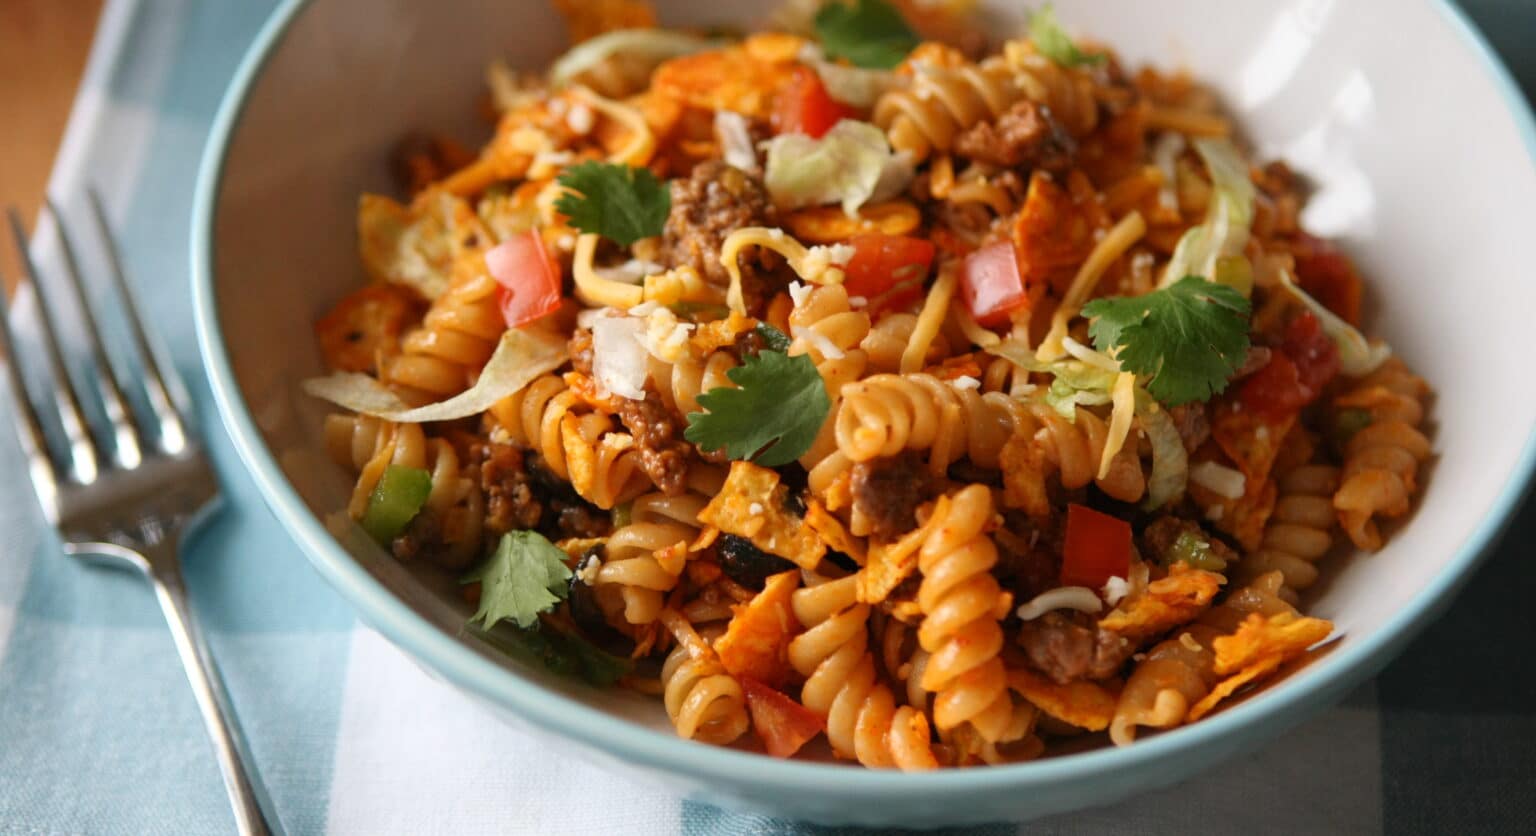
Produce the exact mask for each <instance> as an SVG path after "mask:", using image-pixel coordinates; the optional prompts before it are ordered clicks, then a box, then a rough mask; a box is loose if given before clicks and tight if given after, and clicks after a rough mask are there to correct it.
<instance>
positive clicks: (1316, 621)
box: [1185, 612, 1333, 723]
mask: <svg viewBox="0 0 1536 836" xmlns="http://www.w3.org/2000/svg"><path fill="white" fill-rule="evenodd" d="M1332 632H1333V622H1331V621H1327V620H1325V619H1321V618H1311V617H1308V616H1302V615H1297V614H1296V613H1291V612H1282V613H1276V614H1274V615H1271V616H1264V615H1260V614H1259V613H1250V614H1249V615H1248V617H1247V618H1245V619H1243V623H1242V624H1240V625H1238V628H1237V631H1236V632H1235V633H1233V634H1232V635H1230V636H1218V637H1216V638H1215V639H1213V640H1212V641H1211V646H1212V649H1213V650H1214V651H1215V653H1216V663H1215V669H1216V672H1217V673H1219V674H1222V675H1226V676H1227V678H1226V679H1223V680H1222V681H1221V682H1218V683H1217V684H1216V687H1214V688H1212V689H1211V692H1210V693H1209V694H1207V695H1206V696H1205V698H1204V699H1201V700H1200V701H1199V702H1197V703H1195V704H1194V706H1192V707H1191V708H1190V709H1189V714H1188V716H1187V717H1186V720H1185V722H1189V723H1193V722H1194V721H1196V720H1198V719H1200V718H1201V717H1204V716H1205V715H1206V714H1209V713H1210V712H1211V710H1212V709H1214V708H1215V707H1216V706H1217V704H1219V703H1220V702H1221V701H1222V700H1224V699H1226V698H1227V697H1229V696H1231V695H1233V694H1235V693H1237V691H1238V690H1240V689H1241V688H1242V687H1243V686H1245V685H1247V684H1249V683H1251V682H1255V681H1258V680H1259V679H1262V678H1264V677H1266V676H1269V675H1270V674H1272V673H1274V672H1275V671H1276V670H1278V669H1279V668H1280V666H1281V665H1283V664H1285V663H1286V662H1289V661H1290V660H1292V659H1295V658H1297V657H1299V656H1301V655H1302V654H1304V653H1306V652H1307V648H1310V647H1311V646H1313V645H1315V644H1317V643H1318V642H1320V641H1322V640H1323V639H1326V638H1328V635H1329V634H1330V633H1332Z"/></svg>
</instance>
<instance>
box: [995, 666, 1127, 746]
mask: <svg viewBox="0 0 1536 836" xmlns="http://www.w3.org/2000/svg"><path fill="white" fill-rule="evenodd" d="M1008 687H1010V688H1012V689H1013V690H1015V691H1017V692H1019V694H1020V695H1021V696H1022V697H1024V699H1026V700H1029V702H1030V703H1032V704H1034V706H1035V707H1036V708H1038V709H1040V710H1041V711H1043V712H1045V713H1046V714H1049V715H1050V716H1052V717H1055V718H1056V719H1057V720H1060V721H1062V722H1063V723H1067V724H1070V725H1073V726H1077V727H1078V728H1080V729H1087V730H1088V731H1103V730H1104V729H1107V728H1109V721H1110V720H1111V719H1113V718H1114V716H1115V704H1116V702H1118V700H1119V696H1118V695H1117V694H1115V693H1114V692H1112V691H1110V690H1109V689H1108V688H1105V687H1104V686H1103V685H1100V684H1099V683H1097V682H1089V681H1087V680H1079V681H1077V682H1069V683H1067V684H1066V685H1057V684H1056V683H1055V682H1052V681H1051V680H1049V679H1046V678H1045V677H1043V676H1040V675H1039V674H1037V673H1035V672H1034V671H1031V670H1028V669H1026V668H1014V669H1012V670H1010V671H1008Z"/></svg>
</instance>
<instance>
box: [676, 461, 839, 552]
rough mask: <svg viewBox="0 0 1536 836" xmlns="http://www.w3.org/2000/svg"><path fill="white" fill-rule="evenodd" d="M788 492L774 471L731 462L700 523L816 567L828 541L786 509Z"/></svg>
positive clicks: (701, 514)
mask: <svg viewBox="0 0 1536 836" xmlns="http://www.w3.org/2000/svg"><path fill="white" fill-rule="evenodd" d="M787 493H788V489H786V488H785V487H784V486H783V485H780V484H779V474H777V473H774V472H773V471H772V470H769V469H768V468H766V467H758V466H757V465H755V464H752V463H751V462H732V463H731V472H730V475H728V476H726V478H725V484H724V485H722V486H721V487H720V493H719V494H717V495H716V496H715V498H714V499H712V500H710V501H709V504H708V505H706V506H704V510H702V511H700V512H699V522H702V523H704V524H706V525H712V526H714V527H716V528H718V529H720V530H721V531H724V532H725V533H727V534H735V535H736V536H738V537H745V538H747V539H748V540H751V541H752V545H754V546H757V547H758V548H760V549H762V550H763V551H765V552H768V553H770V554H776V555H778V556H779V557H782V558H784V559H786V560H789V561H792V562H793V563H794V564H795V565H797V566H799V567H800V568H802V569H815V568H816V566H817V565H818V564H819V563H821V558H822V557H823V556H824V555H825V554H826V553H827V544H826V543H823V542H822V541H821V538H820V537H818V536H817V535H816V532H815V531H813V530H811V528H810V526H807V525H806V524H805V521H804V520H801V519H799V518H798V517H795V516H793V515H791V514H790V513H789V512H787V511H785V510H784V498H785V495H786V494H787Z"/></svg>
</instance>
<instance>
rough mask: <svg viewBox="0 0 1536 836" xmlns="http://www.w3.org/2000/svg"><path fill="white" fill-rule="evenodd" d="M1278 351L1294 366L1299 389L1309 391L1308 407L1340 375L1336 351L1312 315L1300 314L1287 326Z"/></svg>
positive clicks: (1337, 352) (1310, 313) (1337, 349)
mask: <svg viewBox="0 0 1536 836" xmlns="http://www.w3.org/2000/svg"><path fill="white" fill-rule="evenodd" d="M1280 350H1281V351H1284V352H1285V353H1286V354H1287V355H1288V356H1289V357H1290V358H1291V362H1293V363H1295V364H1296V373H1297V375H1298V377H1300V379H1301V385H1302V386H1304V387H1306V388H1307V389H1308V390H1309V391H1310V393H1311V394H1310V396H1309V397H1308V398H1307V403H1311V402H1312V401H1313V400H1315V399H1316V398H1317V396H1318V395H1319V394H1321V393H1322V391H1323V387H1324V386H1327V385H1328V381H1330V380H1333V376H1334V375H1336V374H1338V373H1339V347H1338V345H1337V344H1336V343H1334V341H1333V340H1332V339H1330V338H1329V337H1328V335H1327V334H1324V333H1323V326H1322V323H1320V322H1318V321H1317V317H1316V316H1313V315H1312V312H1311V311H1306V312H1304V313H1302V315H1301V316H1298V317H1296V318H1295V319H1293V320H1291V322H1290V324H1289V325H1287V326H1286V328H1285V339H1284V341H1283V342H1281V343H1280Z"/></svg>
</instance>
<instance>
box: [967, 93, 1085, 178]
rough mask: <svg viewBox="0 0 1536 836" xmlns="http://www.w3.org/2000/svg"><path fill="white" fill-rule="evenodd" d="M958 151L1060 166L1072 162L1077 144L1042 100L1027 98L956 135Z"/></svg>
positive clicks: (995, 161)
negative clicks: (994, 118) (1044, 105)
mask: <svg viewBox="0 0 1536 836" xmlns="http://www.w3.org/2000/svg"><path fill="white" fill-rule="evenodd" d="M954 147H955V152H956V153H958V154H960V155H961V156H964V157H969V158H970V159H972V160H976V161H977V162H983V163H988V164H990V165H995V166H1001V167H1003V168H1017V167H1019V166H1024V165H1028V166H1029V167H1031V168H1044V169H1047V170H1051V171H1054V170H1058V169H1061V168H1063V167H1064V166H1066V165H1069V164H1070V163H1071V159H1072V152H1073V150H1074V144H1073V142H1072V138H1071V137H1070V136H1068V135H1067V133H1066V132H1065V131H1063V130H1062V129H1061V128H1060V127H1059V126H1058V125H1056V123H1055V122H1054V121H1053V120H1052V119H1051V117H1050V114H1049V113H1047V112H1046V111H1045V109H1044V108H1042V107H1040V106H1039V105H1038V104H1036V103H1034V102H1031V101H1029V100H1027V99H1024V100H1020V101H1018V102H1016V103H1015V104H1014V105H1013V107H1011V108H1009V109H1008V110H1006V111H1004V112H1003V114H1002V115H1001V116H999V117H997V119H996V120H995V121H992V122H978V123H976V124H975V125H972V126H971V127H969V128H967V129H966V130H964V131H962V132H961V133H960V135H959V136H957V137H956V138H955V146H954Z"/></svg>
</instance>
